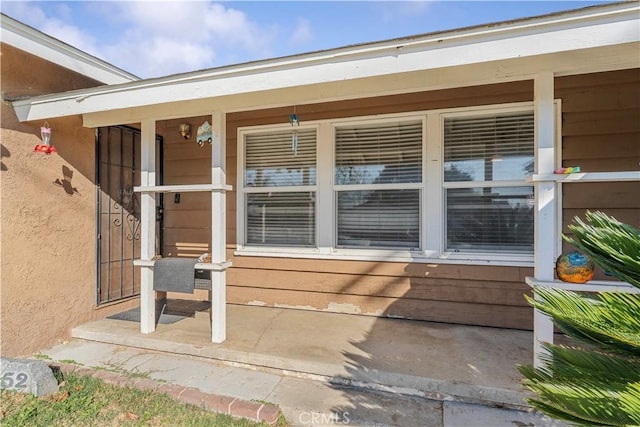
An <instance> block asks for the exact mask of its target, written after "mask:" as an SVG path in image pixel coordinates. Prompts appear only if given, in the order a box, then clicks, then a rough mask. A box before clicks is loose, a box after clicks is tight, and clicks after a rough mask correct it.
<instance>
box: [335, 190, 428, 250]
mask: <svg viewBox="0 0 640 427" xmlns="http://www.w3.org/2000/svg"><path fill="white" fill-rule="evenodd" d="M337 199H338V233H337V234H338V245H339V246H341V247H373V248H376V247H377V248H405V249H416V248H419V247H420V195H419V190H364V191H340V192H338V193H337Z"/></svg>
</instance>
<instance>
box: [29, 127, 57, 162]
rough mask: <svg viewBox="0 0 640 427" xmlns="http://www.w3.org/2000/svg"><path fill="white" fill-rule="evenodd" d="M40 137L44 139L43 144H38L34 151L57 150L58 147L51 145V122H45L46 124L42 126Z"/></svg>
mask: <svg viewBox="0 0 640 427" xmlns="http://www.w3.org/2000/svg"><path fill="white" fill-rule="evenodd" d="M40 139H42V144H38V145H36V148H34V149H33V151H36V152H40V153H45V154H51V153H55V152H56V149H55V148H54V147H53V146H52V145H51V128H50V127H49V122H44V125H43V126H42V127H41V128H40Z"/></svg>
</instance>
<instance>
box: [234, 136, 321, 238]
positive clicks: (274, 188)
mask: <svg viewBox="0 0 640 427" xmlns="http://www.w3.org/2000/svg"><path fill="white" fill-rule="evenodd" d="M315 185H316V130H315V129H293V130H285V131H277V132H263V133H251V134H246V135H245V136H244V188H243V191H244V193H245V200H244V202H245V221H246V222H245V233H244V235H245V243H246V244H248V245H264V246H310V247H313V246H315V244H316V202H315V197H316V195H315Z"/></svg>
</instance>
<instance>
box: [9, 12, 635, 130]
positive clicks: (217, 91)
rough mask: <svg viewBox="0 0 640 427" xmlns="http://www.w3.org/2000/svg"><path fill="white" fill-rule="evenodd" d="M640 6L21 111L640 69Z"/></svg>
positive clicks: (173, 110)
mask: <svg viewBox="0 0 640 427" xmlns="http://www.w3.org/2000/svg"><path fill="white" fill-rule="evenodd" d="M639 11H640V5H638V3H623V4H615V5H607V6H603V7H598V8H591V9H583V10H578V11H574V12H567V13H564V14H558V15H551V16H545V17H539V18H532V19H527V20H523V21H517V22H510V23H503V24H499V25H492V26H483V27H475V28H470V29H463V30H457V31H451V32H445V33H437V34H432V35H425V36H418V37H410V38H405V39H397V40H390V41H387V42H380V43H372V44H367V45H360V46H352V47H347V48H341V49H334V50H329V51H323V52H315V53H310V54H305V55H298V56H293V57H287V58H279V59H274V60H267V61H259V62H254V63H249V64H241V65H237V66H230V67H223V68H218V69H212V70H205V71H199V72H194V73H187V74H181V75H176V76H169V77H165V78H160V79H150V80H143V81H138V82H133V83H127V84H121V85H111V86H102V87H97V88H92V89H87V90H81V91H74V92H67V93H63V94H54V95H49V96H43V97H38V98H32V99H28V100H23V101H18V102H15V103H14V108H15V110H16V113H17V116H18V118H19V119H20V120H21V121H28V120H42V119H47V118H54V117H63V116H70V115H83V118H84V125H85V126H87V127H96V126H106V125H115V124H122V123H133V122H139V121H141V120H142V119H148V118H154V119H156V120H161V119H169V118H176V117H188V116H195V115H203V114H210V113H211V112H212V111H224V112H234V111H243V110H253V109H260V108H269V107H277V106H283V105H295V104H306V103H314V102H320V101H322V102H325V101H332V100H339V99H350V98H351V99H352V98H360V97H369V96H380V95H384V94H393V93H400V92H411V91H422V90H429V89H441V88H446V87H455V86H469V85H476V84H483V83H495V82H499V81H509V80H526V79H531V78H533V76H534V75H535V74H537V73H538V72H543V71H552V72H553V73H554V74H555V75H568V74H580V73H587V72H599V71H610V70H616V69H625V68H634V67H637V66H638V64H639V63H640V53H639V52H640V34H639V33H638V22H639V18H638V12H639Z"/></svg>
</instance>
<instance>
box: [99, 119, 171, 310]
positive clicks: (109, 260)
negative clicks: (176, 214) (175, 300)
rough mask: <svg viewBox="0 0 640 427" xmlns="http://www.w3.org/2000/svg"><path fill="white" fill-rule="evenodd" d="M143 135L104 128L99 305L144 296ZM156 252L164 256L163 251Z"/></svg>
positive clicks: (159, 148) (159, 146) (122, 128)
mask: <svg viewBox="0 0 640 427" xmlns="http://www.w3.org/2000/svg"><path fill="white" fill-rule="evenodd" d="M156 143H157V144H156V147H157V148H156V150H157V151H156V153H157V154H158V155H157V156H156V159H157V160H158V162H157V163H158V167H157V168H156V170H157V171H158V176H159V182H158V184H162V138H161V137H158V138H157V139H156ZM140 147H141V142H140V131H139V130H138V129H134V128H130V127H126V126H111V127H106V128H100V129H98V132H97V135H96V166H97V167H96V170H97V174H96V183H97V188H98V194H97V199H98V200H97V204H98V206H97V208H98V210H97V212H98V218H97V222H98V227H97V230H98V243H97V260H98V262H97V264H98V266H97V267H98V268H97V277H96V282H97V293H96V295H97V296H96V300H97V303H98V304H104V303H107V302H112V301H117V300H120V299H123V298H129V297H132V296H136V295H139V294H140V269H138V268H135V267H134V266H133V260H134V259H137V258H140V194H139V193H134V192H133V187H134V186H138V185H140ZM157 202H158V207H157V208H158V210H157V212H158V215H157V219H158V224H157V229H156V231H157V236H159V238H158V248H161V247H162V245H161V243H162V242H161V236H162V195H159V197H158V198H157ZM156 253H158V254H159V253H160V252H159V251H158V250H157V251H156Z"/></svg>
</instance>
